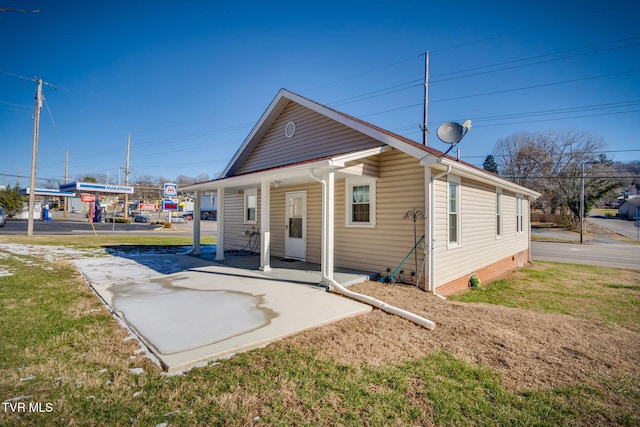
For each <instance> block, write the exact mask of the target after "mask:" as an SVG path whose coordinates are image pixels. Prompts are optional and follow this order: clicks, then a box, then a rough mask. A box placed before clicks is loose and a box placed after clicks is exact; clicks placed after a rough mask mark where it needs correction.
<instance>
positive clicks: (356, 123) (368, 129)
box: [221, 89, 442, 178]
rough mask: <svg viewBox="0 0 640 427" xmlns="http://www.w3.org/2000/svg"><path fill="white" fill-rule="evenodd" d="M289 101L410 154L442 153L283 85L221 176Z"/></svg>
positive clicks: (237, 162) (236, 165) (235, 164)
mask: <svg viewBox="0 0 640 427" xmlns="http://www.w3.org/2000/svg"><path fill="white" fill-rule="evenodd" d="M289 102H295V103H296V104H299V105H301V106H303V107H306V108H308V109H310V110H311V111H314V112H316V113H318V114H321V115H322V116H325V117H327V118H329V119H331V120H333V121H335V122H337V123H340V124H342V125H345V126H347V127H349V128H351V129H353V130H356V131H358V132H360V133H362V134H364V135H367V136H369V137H371V138H373V139H375V140H377V141H380V142H381V143H383V144H385V145H389V146H391V147H394V148H398V149H400V150H401V151H404V152H406V153H407V154H409V155H412V156H413V157H415V158H417V159H422V158H424V157H425V156H428V155H431V156H438V155H442V153H441V152H440V151H438V150H434V149H432V148H430V147H426V146H424V145H421V144H418V143H417V142H415V141H412V140H410V139H408V138H405V137H403V136H400V135H397V134H394V133H392V132H389V131H387V130H385V129H382V128H379V127H377V126H375V125H372V124H370V123H367V122H365V121H362V120H360V119H357V118H355V117H352V116H350V115H348V114H345V113H342V112H340V111H337V110H334V109H333V108H330V107H327V106H325V105H322V104H319V103H317V102H315V101H312V100H310V99H307V98H304V97H302V96H300V95H297V94H295V93H293V92H290V91H288V90H286V89H280V91H279V92H278V94H277V95H276V97H275V98H274V99H273V101H271V103H270V104H269V106H268V107H267V109H266V110H265V112H264V114H263V115H262V117H261V118H260V120H259V121H258V123H256V125H255V126H254V127H253V129H252V130H251V132H250V133H249V135H248V136H247V138H246V139H245V140H244V142H243V143H242V145H240V147H239V148H238V150H237V151H236V153H235V155H234V156H233V157H232V159H231V161H230V162H229V164H228V165H227V167H226V168H225V169H224V171H223V172H222V174H221V177H223V178H226V177H229V176H231V175H233V174H234V171H236V170H237V169H238V168H239V167H240V165H241V164H242V162H243V161H245V160H246V159H247V157H248V156H249V154H250V153H251V152H252V150H253V149H254V148H255V147H256V146H257V144H258V143H259V142H260V140H261V139H262V137H263V136H264V135H265V134H266V132H267V131H268V130H269V129H270V127H271V125H272V124H273V123H274V122H275V121H276V119H277V118H278V117H279V115H280V114H281V113H282V112H283V111H284V109H285V108H286V107H287V105H288V104H289Z"/></svg>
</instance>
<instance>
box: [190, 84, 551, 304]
mask: <svg viewBox="0 0 640 427" xmlns="http://www.w3.org/2000/svg"><path fill="white" fill-rule="evenodd" d="M182 190H185V191H195V192H196V198H195V200H200V197H199V195H198V194H201V193H203V192H216V194H217V203H218V213H217V215H218V218H217V219H218V236H217V239H218V240H217V246H218V247H217V255H216V258H217V259H218V260H224V256H225V251H229V250H234V249H241V248H243V247H245V246H246V244H247V238H248V237H247V236H249V235H254V236H255V235H256V234H259V236H260V242H259V250H260V257H259V260H260V261H259V262H260V265H259V268H260V269H261V270H264V271H269V270H270V269H271V265H270V259H271V257H272V256H274V257H282V258H290V259H298V260H305V261H308V262H313V263H318V264H320V265H321V271H322V277H323V282H326V283H327V284H331V282H332V281H333V271H334V267H348V268H357V269H361V270H367V271H375V272H381V273H383V274H384V272H385V270H386V269H387V268H392V269H393V268H395V267H396V266H398V265H399V264H400V263H401V262H402V260H403V259H404V258H405V257H407V255H408V254H409V252H410V251H411V249H412V248H413V247H414V246H415V240H414V227H413V220H412V219H405V215H406V213H407V212H408V211H413V212H417V211H420V213H422V214H423V215H419V216H418V220H417V222H416V234H417V236H422V235H424V240H423V242H426V244H424V243H423V244H421V245H418V246H417V252H418V259H417V264H418V270H419V274H417V275H419V276H420V283H419V286H420V287H421V288H423V289H425V290H429V291H431V292H434V293H436V292H437V293H439V294H442V295H446V294H451V293H453V292H457V291H460V290H462V289H465V288H466V287H467V286H468V283H469V278H470V276H471V275H473V274H475V275H476V276H477V277H479V278H480V279H481V280H488V279H491V278H494V277H497V276H498V275H500V274H502V273H504V272H506V271H508V270H510V269H513V268H516V267H518V266H522V265H523V264H524V263H525V262H527V261H528V260H529V254H530V227H529V206H530V202H531V201H532V200H534V199H536V198H537V197H538V196H539V194H538V193H536V192H535V191H532V190H529V189H527V188H524V187H522V186H519V185H516V184H514V183H512V182H509V181H507V180H504V179H502V178H500V177H498V176H496V175H494V174H491V173H488V172H486V171H484V170H482V169H479V168H477V167H474V166H472V165H470V164H468V163H465V162H462V161H457V160H455V159H453V158H451V157H447V156H444V155H443V153H442V152H440V151H438V150H435V149H433V148H431V147H428V146H424V145H422V144H419V143H417V142H414V141H411V140H409V139H407V138H405V137H402V136H400V135H396V134H394V133H392V132H389V131H386V130H384V129H381V128H379V127H376V126H374V125H371V124H369V123H366V122H364V121H362V120H359V119H357V118H354V117H351V116H349V115H347V114H344V113H341V112H339V111H336V110H334V109H332V108H329V107H326V106H323V105H321V104H318V103H316V102H314V101H311V100H309V99H306V98H304V97H301V96H299V95H297V94H294V93H292V92H289V91H287V90H284V89H282V90H280V91H279V92H278V94H277V95H276V97H275V98H274V99H273V101H272V102H271V104H270V105H269V106H268V108H267V109H266V111H265V113H264V114H263V115H262V117H261V118H260V120H259V121H258V123H257V124H256V125H255V127H254V128H253V130H252V131H251V133H250V134H249V135H248V136H247V138H246V139H245V140H244V142H243V143H242V145H241V146H240V148H239V149H238V151H237V152H236V153H235V155H234V156H233V158H232V159H231V161H230V162H229V164H228V165H227V167H226V168H225V170H224V171H223V173H222V174H221V177H220V178H218V179H216V180H213V181H208V182H203V183H198V184H194V185H190V186H188V187H185V188H183V189H182ZM199 209H200V207H199V206H196V211H197V210H199ZM195 217H196V218H198V217H199V216H198V215H197V212H196V215H195ZM199 240H200V230H199V224H198V223H196V224H194V251H195V252H196V253H197V252H198V251H199V247H200V242H199ZM410 258H411V260H410V261H407V262H408V264H405V267H404V268H405V270H406V271H411V270H413V269H414V267H413V264H415V263H416V262H415V261H414V260H413V255H411V257H410Z"/></svg>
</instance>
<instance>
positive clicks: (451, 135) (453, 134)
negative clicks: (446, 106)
mask: <svg viewBox="0 0 640 427" xmlns="http://www.w3.org/2000/svg"><path fill="white" fill-rule="evenodd" d="M463 136H464V128H463V127H462V126H461V125H460V124H458V123H456V122H446V123H443V124H442V125H441V126H440V127H439V128H438V138H440V141H442V142H446V143H447V144H457V143H458V142H460V140H461V139H462V137H463Z"/></svg>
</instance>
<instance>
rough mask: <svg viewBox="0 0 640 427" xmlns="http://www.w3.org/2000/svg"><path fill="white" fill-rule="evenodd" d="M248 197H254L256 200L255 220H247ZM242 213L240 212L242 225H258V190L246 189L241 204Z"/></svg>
mask: <svg viewBox="0 0 640 427" xmlns="http://www.w3.org/2000/svg"><path fill="white" fill-rule="evenodd" d="M250 196H254V197H255V198H256V208H255V209H256V217H255V219H252V220H250V219H248V218H247V209H248V207H249V206H248V205H249V197H250ZM243 207H244V209H243V211H242V217H243V219H244V223H245V224H257V223H258V189H257V188H248V189H246V190H244V204H243Z"/></svg>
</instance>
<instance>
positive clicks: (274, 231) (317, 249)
mask: <svg viewBox="0 0 640 427" xmlns="http://www.w3.org/2000/svg"><path fill="white" fill-rule="evenodd" d="M291 191H306V192H307V261H308V262H314V263H318V264H319V263H320V255H321V251H322V249H321V242H322V234H321V230H322V188H321V186H320V184H307V185H295V186H286V187H278V188H272V189H271V218H270V221H271V255H272V256H276V257H283V256H284V249H285V233H286V229H285V224H286V220H285V218H286V212H285V208H286V193H288V192H291Z"/></svg>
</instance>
